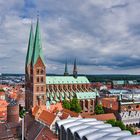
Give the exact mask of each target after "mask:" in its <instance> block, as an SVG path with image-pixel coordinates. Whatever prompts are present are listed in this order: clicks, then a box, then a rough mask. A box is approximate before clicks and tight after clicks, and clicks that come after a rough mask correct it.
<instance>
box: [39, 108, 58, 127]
mask: <svg viewBox="0 0 140 140" xmlns="http://www.w3.org/2000/svg"><path fill="white" fill-rule="evenodd" d="M55 118H56V115H54V114H53V113H50V112H48V111H46V110H43V111H42V113H41V114H40V116H39V118H38V119H39V120H40V121H42V122H43V123H45V124H47V125H49V126H50V125H51V124H52V123H53V121H54V119H55Z"/></svg>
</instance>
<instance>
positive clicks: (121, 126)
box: [106, 120, 134, 134]
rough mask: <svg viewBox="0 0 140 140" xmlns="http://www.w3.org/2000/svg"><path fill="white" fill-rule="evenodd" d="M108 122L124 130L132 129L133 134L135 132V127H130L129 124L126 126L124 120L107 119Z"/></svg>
mask: <svg viewBox="0 0 140 140" xmlns="http://www.w3.org/2000/svg"><path fill="white" fill-rule="evenodd" d="M106 123H109V124H111V125H112V126H118V127H120V128H121V129H122V130H128V131H130V132H131V133H132V134H134V130H133V128H131V127H129V126H125V125H124V123H123V122H122V121H116V120H108V121H106Z"/></svg>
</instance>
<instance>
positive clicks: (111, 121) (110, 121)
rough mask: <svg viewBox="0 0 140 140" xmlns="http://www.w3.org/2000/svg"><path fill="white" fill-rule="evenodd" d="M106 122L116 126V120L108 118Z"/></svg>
mask: <svg viewBox="0 0 140 140" xmlns="http://www.w3.org/2000/svg"><path fill="white" fill-rule="evenodd" d="M106 123H109V124H111V125H112V126H115V123H116V121H115V120H113V119H112V120H107V121H106Z"/></svg>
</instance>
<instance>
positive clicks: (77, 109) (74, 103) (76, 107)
mask: <svg viewBox="0 0 140 140" xmlns="http://www.w3.org/2000/svg"><path fill="white" fill-rule="evenodd" d="M70 106H71V108H70V110H71V111H74V112H77V113H80V112H81V110H82V108H81V106H80V104H79V102H78V99H77V98H73V99H72V101H71V102H70Z"/></svg>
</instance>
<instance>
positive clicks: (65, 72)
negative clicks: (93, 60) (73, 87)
mask: <svg viewBox="0 0 140 140" xmlns="http://www.w3.org/2000/svg"><path fill="white" fill-rule="evenodd" d="M68 75H69V73H68V66H67V60H66V62H65V71H64V76H68ZM73 77H75V78H77V63H76V58H75V60H74V67H73Z"/></svg>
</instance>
